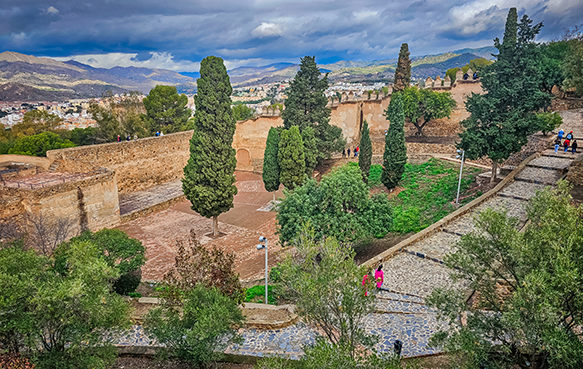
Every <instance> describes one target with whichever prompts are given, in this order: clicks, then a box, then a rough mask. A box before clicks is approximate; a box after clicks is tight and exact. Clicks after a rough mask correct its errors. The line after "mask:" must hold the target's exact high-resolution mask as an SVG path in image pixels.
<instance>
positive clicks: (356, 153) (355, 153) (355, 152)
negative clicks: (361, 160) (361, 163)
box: [354, 147, 358, 158]
mask: <svg viewBox="0 0 583 369" xmlns="http://www.w3.org/2000/svg"><path fill="white" fill-rule="evenodd" d="M356 150H357V148H356V147H355V148H354V157H355V158H356V156H357V155H358V151H356Z"/></svg>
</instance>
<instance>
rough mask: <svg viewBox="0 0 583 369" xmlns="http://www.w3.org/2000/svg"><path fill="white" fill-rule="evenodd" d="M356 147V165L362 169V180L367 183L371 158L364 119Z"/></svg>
mask: <svg viewBox="0 0 583 369" xmlns="http://www.w3.org/2000/svg"><path fill="white" fill-rule="evenodd" d="M358 147H359V149H358V166H359V167H360V170H361V171H362V179H363V180H364V183H368V176H369V173H370V163H371V160H372V142H371V141H370V134H369V129H368V123H367V122H366V120H365V121H364V124H363V125H362V132H361V133H360V145H359V146H358Z"/></svg>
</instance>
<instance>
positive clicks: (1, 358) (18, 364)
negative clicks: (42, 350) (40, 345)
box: [0, 354, 34, 369]
mask: <svg viewBox="0 0 583 369" xmlns="http://www.w3.org/2000/svg"><path fill="white" fill-rule="evenodd" d="M0 368H3V369H33V368H34V364H31V362H30V361H28V359H27V358H25V357H21V356H19V355H17V354H0Z"/></svg>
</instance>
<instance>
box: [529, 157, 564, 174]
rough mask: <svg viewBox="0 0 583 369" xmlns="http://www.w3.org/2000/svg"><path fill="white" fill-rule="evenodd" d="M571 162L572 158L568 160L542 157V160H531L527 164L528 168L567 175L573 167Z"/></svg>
mask: <svg viewBox="0 0 583 369" xmlns="http://www.w3.org/2000/svg"><path fill="white" fill-rule="evenodd" d="M571 162H572V160H571V158H569V159H567V158H559V157H556V156H541V157H540V158H536V159H534V160H531V161H530V162H529V163H528V164H527V167H531V168H542V169H550V170H558V171H560V172H561V173H565V172H566V171H567V170H568V168H569V166H570V165H571Z"/></svg>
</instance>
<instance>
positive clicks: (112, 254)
mask: <svg viewBox="0 0 583 369" xmlns="http://www.w3.org/2000/svg"><path fill="white" fill-rule="evenodd" d="M78 241H83V242H90V243H92V244H94V245H96V246H97V247H98V249H99V250H100V252H101V257H102V258H103V259H104V260H105V262H106V263H107V264H108V265H109V266H110V267H112V268H115V269H117V271H118V272H119V275H120V277H119V278H118V279H117V280H115V281H114V283H113V288H114V290H115V292H117V293H119V294H120V295H125V294H128V293H129V292H134V291H135V290H136V288H137V287H138V285H139V284H140V281H141V279H142V273H141V269H140V268H141V266H142V265H144V264H145V262H146V256H145V253H146V248H145V247H144V245H142V242H140V241H139V240H137V239H135V238H131V237H129V236H128V235H127V234H126V233H125V232H124V231H121V230H119V229H102V230H101V231H98V232H95V233H91V231H85V232H83V233H82V234H81V235H80V236H78V237H74V238H72V239H71V240H70V241H69V242H66V243H62V244H61V245H59V247H58V248H57V250H56V251H55V257H56V259H57V265H58V268H59V270H60V271H61V272H65V271H66V269H67V263H68V260H67V250H68V249H69V247H70V244H71V243H72V242H78Z"/></svg>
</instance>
